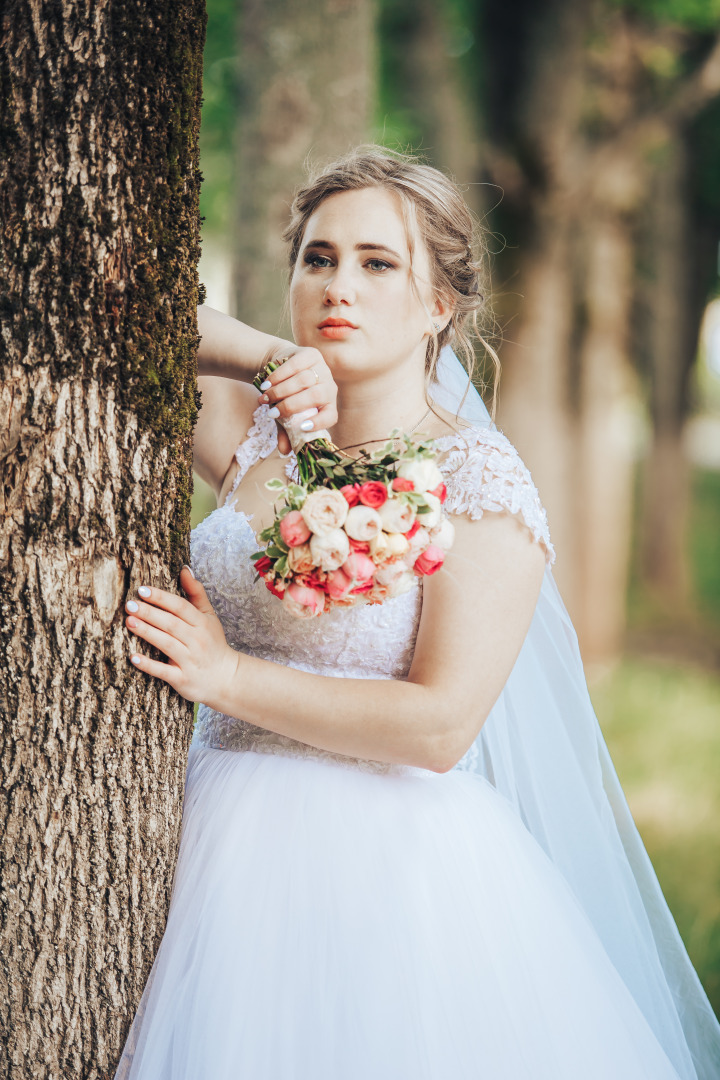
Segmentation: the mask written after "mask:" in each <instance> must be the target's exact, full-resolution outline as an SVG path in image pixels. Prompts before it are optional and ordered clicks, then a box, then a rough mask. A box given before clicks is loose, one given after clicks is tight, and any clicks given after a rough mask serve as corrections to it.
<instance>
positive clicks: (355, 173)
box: [283, 146, 500, 417]
mask: <svg viewBox="0 0 720 1080" xmlns="http://www.w3.org/2000/svg"><path fill="white" fill-rule="evenodd" d="M371 187H380V188H385V189H386V190H388V191H392V192H395V193H396V194H397V195H398V196H399V198H400V205H401V207H402V212H403V220H404V223H405V229H406V232H407V238H408V247H409V251H410V267H411V274H412V282H413V288H414V289H415V293H416V295H417V296H418V299H420V296H419V293H418V291H417V286H416V282H415V276H414V271H413V266H412V264H413V253H414V251H415V249H416V247H417V237H418V236H420V237H422V239H423V240H424V242H425V246H426V248H427V250H428V253H429V256H430V266H431V272H432V281H431V282H430V284H431V287H432V289H433V291H434V293H435V295H436V296H438V297H442V298H443V299H444V300H445V302H446V303H449V306H450V308H451V310H452V317H451V319H450V322H449V323H448V324H447V326H445V327H444V328H443V329H442V330H441V331H440V333H439V334H438V333H435V330H434V329H433V333H432V336H431V337H430V338H429V340H428V347H427V353H426V358H425V372H426V379H427V383H428V384H429V383H430V382H431V381H432V379H433V377H434V374H435V368H436V365H437V358H438V354H439V351H440V349H441V348H442V347H443V345H447V344H451V345H452V347H453V349H454V350H455V352H456V353H457V354H458V355H459V356H460V358H461V359H462V360H463V361H464V363H465V367H466V368H467V371H468V373H469V375H470V377H471V378H473V377H474V376H475V374H476V368H477V362H476V356H475V350H474V348H473V338H475V339H476V340H477V341H479V342H480V344H481V345H482V347H483V349H484V353H485V355H486V356H487V357H490V359H491V361H492V365H493V371H494V377H493V390H492V414H493V417H494V414H495V397H496V393H497V383H498V379H499V376H500V361H499V359H498V356H497V353H496V352H495V350H494V349H493V348H492V347H491V346H490V345H489V344H488V342H487V341H485V340H484V338H483V336H482V332H481V328H480V324H479V315H480V313H481V312H482V313H483V314H484V315H485V314H487V312H488V305H487V302H486V297H487V294H488V280H487V278H488V275H487V269H486V262H485V261H482V260H481V258H480V253H479V254H478V256H477V257H476V255H475V253H474V250H473V249H474V248H475V247H481V250H482V255H486V252H487V249H486V247H485V245H484V243H483V244H480V243H479V242H478V240H477V239H476V237H475V227H474V221H473V217H472V214H471V212H470V210H469V209H468V206H467V204H466V202H465V200H464V199H463V197H462V195H461V193H460V190H459V188H458V187H457V185H456V184H454V183H453V182H452V180H450V179H449V178H448V177H447V176H445V174H444V173H442V172H440V171H439V170H438V169H434V168H432V167H431V166H430V165H424V164H422V163H421V162H419V161H417V160H416V159H415V158H413V157H411V156H410V155H408V154H401V153H396V152H392V151H389V150H385V149H383V148H382V147H379V146H360V147H358V148H357V149H356V150H353V151H352V152H351V153H349V154H347V155H346V156H345V157H342V158H340V159H339V160H338V161H335V162H333V163H332V164H331V165H327V166H325V168H323V169H321V170H320V171H319V172H317V173H315V174H314V175H312V176H311V177H310V179H309V180H308V183H307V184H306V185H305V186H304V187H302V188H300V189H299V191H298V192H297V194H296V195H295V198H294V200H293V203H292V207H291V211H290V213H291V218H290V224H289V225H288V227H287V229H286V230H285V232H284V234H283V239H284V240H285V241H287V243H288V244H289V245H290V251H289V261H290V273H291V275H292V272H293V271H294V269H295V264H296V262H297V259H298V255H299V252H300V246H301V244H302V239H303V235H304V233H305V228H306V225H307V222H308V220H309V218H310V217H311V215H312V214H313V213H314V212H315V210H316V209H317V208H318V206H319V205H320V203H321V202H322V201H323V200H324V199H327V198H328V196H330V195H335V194H337V193H338V192H341V191H358V190H360V189H362V188H371ZM427 315H428V320H429V322H430V324H431V326H432V321H433V320H432V318H431V315H430V312H429V311H428V313H427ZM483 388H484V387H483Z"/></svg>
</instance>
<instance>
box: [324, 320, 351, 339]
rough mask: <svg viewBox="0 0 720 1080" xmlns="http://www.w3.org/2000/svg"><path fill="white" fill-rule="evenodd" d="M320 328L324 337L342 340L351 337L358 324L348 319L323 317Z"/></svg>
mask: <svg viewBox="0 0 720 1080" xmlns="http://www.w3.org/2000/svg"><path fill="white" fill-rule="evenodd" d="M318 330H319V331H320V333H321V334H322V336H323V337H324V338H329V339H330V340H331V341H340V340H342V338H346V337H349V336H350V334H351V333H352V332H353V330H357V326H354V325H353V323H351V322H348V321H347V319H323V321H322V322H321V323H320V325H319V326H318Z"/></svg>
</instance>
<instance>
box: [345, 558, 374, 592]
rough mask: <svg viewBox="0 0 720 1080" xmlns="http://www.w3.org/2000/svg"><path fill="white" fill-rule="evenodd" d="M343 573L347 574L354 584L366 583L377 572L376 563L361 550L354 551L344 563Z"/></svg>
mask: <svg viewBox="0 0 720 1080" xmlns="http://www.w3.org/2000/svg"><path fill="white" fill-rule="evenodd" d="M342 570H343V573H344V574H346V575H347V576H348V577H349V578H350V580H351V581H352V583H353V584H354V585H365V584H367V582H369V581H372V576H373V574H374V573H375V563H374V562H373V561H372V559H369V558H368V557H367V555H363V553H362V552H361V551H353V553H352V554H351V555H349V556H348V557H347V559H346V560H345V562H344V563H343V565H342Z"/></svg>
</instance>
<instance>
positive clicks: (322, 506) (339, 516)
mask: <svg viewBox="0 0 720 1080" xmlns="http://www.w3.org/2000/svg"><path fill="white" fill-rule="evenodd" d="M300 513H301V514H302V516H303V518H304V520H305V524H306V525H307V527H308V529H310V531H311V532H314V533H316V535H318V536H323V535H324V534H325V533H329V532H332V530H333V529H340V528H341V527H342V526H343V525H344V524H345V518H346V517H347V513H348V504H347V499H346V498H345V496H344V495H343V494H342V493H341V492H340V491H336V490H335V488H319V489H318V490H317V491H311V492H310V494H309V495H308V497H307V499H306V500H305V502H304V503H303V506H302V509H301V510H300Z"/></svg>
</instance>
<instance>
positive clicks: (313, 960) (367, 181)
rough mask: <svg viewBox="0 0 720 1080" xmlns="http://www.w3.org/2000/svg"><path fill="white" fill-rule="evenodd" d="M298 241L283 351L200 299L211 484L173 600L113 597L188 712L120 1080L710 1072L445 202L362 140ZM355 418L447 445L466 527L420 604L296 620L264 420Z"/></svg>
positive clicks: (568, 1078) (711, 1050) (460, 231)
mask: <svg viewBox="0 0 720 1080" xmlns="http://www.w3.org/2000/svg"><path fill="white" fill-rule="evenodd" d="M287 238H288V239H289V241H290V263H291V283H290V307H291V317H292V326H293V335H294V338H295V342H296V344H293V343H290V342H282V341H279V340H278V339H275V338H270V337H268V336H266V335H264V334H260V333H259V332H257V331H254V330H251V329H250V328H249V327H246V326H243V325H242V324H240V323H238V322H236V321H235V320H232V319H229V318H227V317H226V316H222V315H220V314H219V313H217V312H212V311H210V310H209V309H201V312H200V333H201V335H202V342H201V347H200V371H201V375H202V377H201V379H200V386H201V390H202V394H203V407H202V410H201V413H200V418H199V421H198V424H197V428H196V432H195V467H196V469H197V471H198V472H199V474H200V475H201V476H203V477H204V478H205V479H206V480H207V481H208V482H209V483H210V484H211V485H212V486H213V488H214V489H215V492H216V494H217V497H218V509H217V510H215V511H214V512H213V513H212V514H210V515H209V516H208V517H207V518H206V519H205V520H204V521H203V522H202V523H201V524H200V525H199V526H198V527H197V528H196V529H195V530H194V533H193V536H192V542H191V550H192V570H190V569H189V568H184V569H183V571H182V573H181V585H182V588H183V590H184V592H185V594H186V596H187V598H188V599H184V598H183V597H180V596H177V595H175V594H171V593H168V592H166V591H163V590H161V589H156V588H153V587H151V585H146V586H143V587H142V588H140V589H139V590H138V593H139V595H138V596H137V597H133V598H132V599H129V600H128V603H127V611H128V617H127V626H128V629H129V631H130V632H131V633H132V634H133V635H135V637H136V638H138V639H140V641H141V642H144V643H147V644H148V645H151V646H155V647H156V648H157V649H159V650H160V652H161V653H162V654H164V655H165V657H166V658H167V662H164V661H158V660H154V659H151V658H150V657H149V656H148V655H147V654H146V653H145V652H143V651H138V652H135V653H133V654H132V656H131V660H132V661H133V662H134V663H135V664H136V666H137V668H138V669H139V671H140V672H142V673H144V675H145V676H151V677H154V678H159V679H163V680H165V681H166V682H168V683H169V684H170V685H171V686H173V687H174V688H175V689H176V690H178V691H179V692H180V693H181V694H182V695H183V696H184V697H186V698H188V699H189V700H194V701H198V702H201V703H202V704H201V706H200V710H199V714H198V723H197V727H196V731H195V735H194V738H193V744H192V747H191V750H190V757H189V763H188V775H187V787H186V795H185V805H184V814H183V832H182V841H181V848H180V855H179V861H178V866H177V871H176V876H175V883H174V890H173V898H172V904H171V908H170V913H169V918H168V923H167V928H166V932H165V936H164V938H163V941H162V944H161V947H160V950H159V952H158V955H157V958H156V960H155V964H154V967H153V970H152V973H151V975H150V978H149V980H148V984H147V987H146V990H145V993H144V995H143V999H142V1002H141V1005H140V1008H139V1010H138V1013H137V1016H136V1018H135V1020H134V1023H133V1025H132V1028H131V1030H130V1034H129V1036H128V1040H127V1044H126V1047H125V1051H124V1054H123V1058H122V1061H121V1063H120V1066H119V1068H118V1072H117V1078H118V1080H236V1078H243V1080H245V1078H247V1080H310V1078H312V1080H370V1078H372V1080H471V1078H473V1080H479V1078H483V1080H486V1078H487V1080H524V1078H527V1080H579V1078H582V1080H639V1078H647V1080H665V1078H667V1080H670V1078H677V1077H681V1078H683V1080H691V1078H699V1080H710V1078H711V1077H717V1076H718V1075H720V1031H719V1029H718V1026H717V1023H716V1021H715V1019H714V1017H713V1014H712V1011H711V1009H710V1006H709V1004H708V1002H707V999H706V998H705V996H704V994H703V991H702V989H701V987H700V984H699V982H698V980H697V977H696V975H695V973H694V971H693V969H692V967H691V965H690V962H689V960H688V958H687V955H686V953H685V951H684V948H683V946H682V942H681V941H680V939H679V936H678V934H677V930H676V929H675V926H674V923H673V921H672V918H671V916H670V914H669V912H668V910H667V908H666V906H665V903H664V900H663V898H662V894H661V892H660V890H659V886H658V885H657V881H656V879H655V877H654V875H653V872H652V868H651V866H650V864H649V862H648V860H647V856H646V855H645V853H644V850H643V848H642V844H641V842H640V840H639V837H638V836H637V833H636V831H635V829H634V826H633V824H632V820H631V818H630V816H629V813H628V811H627V807H626V805H625V802H624V799H623V797H622V793H621V791H620V789H619V786H618V784H617V779H616V777H615V773H614V770H613V769H612V765H611V763H610V761H609V758H608V756H607V751H606V750H605V747H604V743H603V741H602V738H601V736H600V733H599V730H598V727H597V722H596V720H595V717H594V714H593V713H592V708H591V705H590V702H589V698H588V695H587V690H586V688H585V684H584V680H583V676H582V666H581V663H580V658H579V654H578V652H577V644H576V640H575V637H574V634H573V631H572V627H571V625H570V622H569V620H568V617H567V614H566V613H565V610H564V608H563V606H562V602H561V600H560V598H559V596H558V594H557V590H556V589H555V586H554V583H553V579H552V574H551V571H550V564H551V563H552V561H553V558H554V553H553V549H552V545H551V542H550V536H549V532H548V526H547V522H546V518H545V514H544V511H543V509H542V506H541V504H540V501H539V499H538V495H537V492H536V490H535V488H534V486H533V484H532V481H531V479H530V476H529V474H528V472H527V470H526V469H525V467H524V465H523V464H522V462H521V461H520V459H519V457H518V455H517V453H516V452H515V450H514V449H513V447H512V446H511V444H510V443H509V442H508V440H507V439H506V438H505V437H504V436H503V435H502V434H500V432H498V431H497V430H496V429H495V428H494V426H493V425H492V424H491V422H490V420H489V418H488V416H487V413H486V412H485V410H484V407H483V406H482V403H481V402H480V399H479V397H478V395H477V394H476V392H475V391H474V390H472V388H471V387H469V386H468V380H467V377H466V376H463V374H462V369H461V366H460V363H459V361H457V359H455V357H454V356H453V354H452V353H451V352H450V350H449V348H448V346H449V344H450V343H453V344H454V345H455V347H456V348H457V349H459V350H463V351H465V349H466V346H467V345H468V344H469V342H468V337H467V333H468V328H469V326H470V324H472V323H473V320H474V313H475V312H476V311H477V310H478V309H479V308H480V306H481V304H482V297H481V296H480V294H479V291H478V270H479V267H478V264H477V263H476V262H475V261H474V257H473V254H472V243H473V238H472V221H471V217H470V214H469V212H468V210H467V208H466V206H465V204H464V202H463V200H462V197H461V195H460V193H459V191H458V190H457V188H455V186H454V185H453V184H452V183H451V182H450V181H449V180H448V179H447V178H446V177H445V176H444V175H443V174H441V173H439V172H437V171H436V170H434V169H431V168H429V167H427V166H425V165H422V164H419V163H418V162H416V161H414V160H413V159H411V158H407V157H403V156H401V155H391V154H388V153H387V152H385V151H381V150H379V149H374V148H370V149H367V148H365V149H361V150H358V151H356V152H355V153H354V154H352V155H350V156H349V157H348V158H346V159H343V160H342V161H340V162H338V163H335V164H334V165H332V166H330V167H328V168H327V169H326V170H324V172H323V173H322V174H321V175H320V176H319V177H317V178H316V179H315V180H313V181H312V182H311V183H309V184H308V186H307V187H305V188H304V189H302V190H301V191H300V192H299V194H298V195H297V197H296V200H295V203H294V205H293V211H292V221H291V224H290V226H289V229H288V233H287ZM439 349H442V352H441V354H440V356H439V357H438V351H439ZM285 356H287V357H289V359H287V361H286V362H285V363H284V364H283V365H282V366H281V367H279V368H277V369H276V370H275V371H273V372H272V374H270V375H269V377H268V378H267V380H266V382H265V383H264V384H263V388H262V389H263V393H262V396H261V397H260V399H259V401H258V397H257V393H256V392H255V391H254V390H253V389H252V388H251V386H249V385H248V383H249V382H250V381H251V379H252V377H253V375H254V374H255V371H256V370H257V369H258V368H260V367H262V366H263V365H264V364H265V363H266V361H267V360H268V359H270V358H272V357H275V358H280V357H285ZM335 387H337V393H338V398H337V401H338V411H337V414H336V412H335V404H334V403H335ZM336 416H337V423H335V425H334V428H333V441H334V442H335V443H336V445H337V446H339V447H341V448H343V449H346V450H347V452H348V453H350V454H353V453H356V452H357V451H358V450H359V448H361V447H368V448H369V449H374V448H375V445H379V443H380V442H381V441H385V439H386V438H387V435H388V432H390V431H391V430H393V429H396V428H400V429H402V430H403V431H405V432H409V433H412V434H413V435H418V434H419V433H422V435H423V437H432V438H434V439H435V440H436V447H437V450H438V452H439V454H440V458H439V460H440V464H441V468H442V471H443V473H444V477H445V483H446V485H447V501H446V504H445V506H446V509H447V510H448V511H449V512H450V513H451V515H452V520H453V522H454V525H455V529H456V540H455V544H454V547H453V549H452V552H451V553H450V555H449V556H448V559H447V561H446V564H445V568H444V569H443V571H442V572H441V573H438V574H436V575H434V576H433V577H429V578H424V579H420V578H417V580H416V587H415V588H414V589H413V590H411V591H410V592H407V593H405V594H404V595H402V596H398V597H396V598H395V599H392V600H388V601H386V602H385V603H384V604H381V605H378V606H369V605H368V606H358V607H354V608H351V609H346V610H342V609H341V610H336V611H333V612H331V613H329V614H326V615H323V616H320V617H318V618H315V619H310V620H297V619H294V618H292V617H291V616H290V615H289V614H288V613H286V611H285V610H284V608H283V605H282V604H281V603H280V602H279V601H278V600H277V599H276V598H275V597H274V596H272V595H271V594H270V593H269V592H268V591H267V590H266V589H265V588H264V587H263V583H262V581H257V580H256V575H255V574H254V571H253V569H252V565H251V563H250V555H251V554H252V552H253V551H255V550H257V548H258V546H259V544H258V541H257V539H256V537H257V535H258V533H259V532H260V531H261V530H262V529H263V528H264V527H265V526H266V525H267V524H269V523H270V521H271V520H272V515H273V508H272V504H271V498H270V495H269V493H268V491H267V489H266V488H265V486H264V485H265V482H266V481H268V480H270V479H272V478H277V477H280V478H285V477H287V476H292V475H293V469H294V465H295V459H294V456H293V454H292V453H289V454H288V453H287V451H288V450H289V449H290V447H289V444H288V442H287V441H286V436H285V434H284V432H281V434H280V437H279V438H278V428H277V425H276V419H278V418H280V419H282V420H285V421H289V422H290V423H291V424H292V425H294V427H295V432H296V434H297V431H298V429H300V428H301V429H302V430H303V431H304V432H305V433H306V436H307V437H309V438H311V437H312V436H313V433H314V432H316V431H318V430H319V429H322V428H323V427H324V426H325V425H331V424H332V423H333V422H334V421H335V419H336ZM135 647H136V648H137V646H135Z"/></svg>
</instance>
